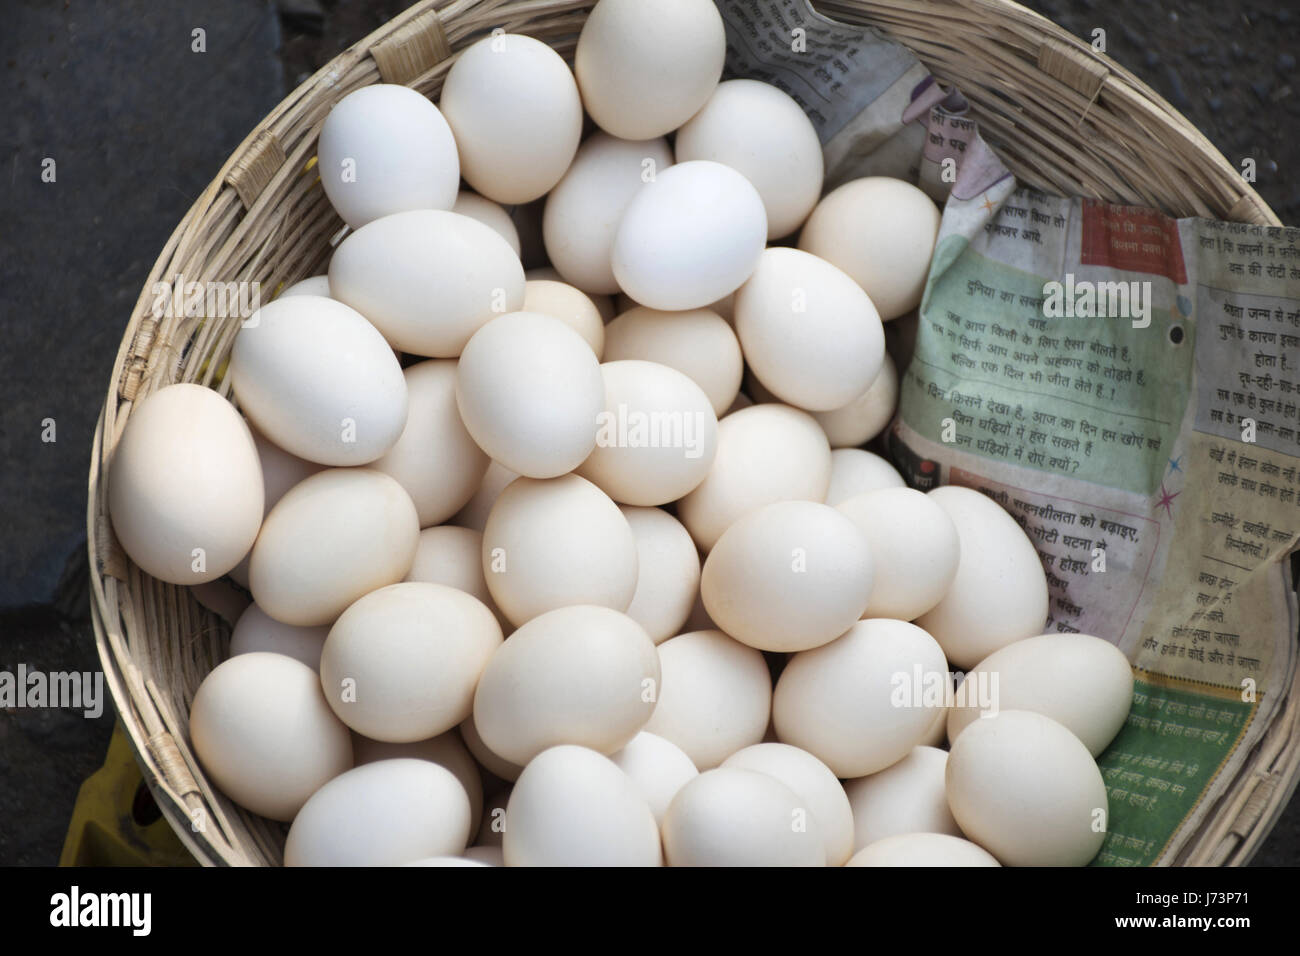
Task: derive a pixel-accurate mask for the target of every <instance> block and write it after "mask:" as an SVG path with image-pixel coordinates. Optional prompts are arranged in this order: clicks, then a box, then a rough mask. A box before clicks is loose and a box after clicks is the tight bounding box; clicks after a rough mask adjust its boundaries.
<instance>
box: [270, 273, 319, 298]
mask: <svg viewBox="0 0 1300 956" xmlns="http://www.w3.org/2000/svg"><path fill="white" fill-rule="evenodd" d="M329 294H330V277H329V276H327V275H322V276H309V277H308V278H306V279H301V280H299V281H298V282H295V283H294V284H293V285H291V286H289V287H287V288H285V289H283V290H282V291H281V292H280V294H279V295H277V296H276V298H277V299H283V298H285V297H286V296H291V295H320V296H324V297H325V298H329Z"/></svg>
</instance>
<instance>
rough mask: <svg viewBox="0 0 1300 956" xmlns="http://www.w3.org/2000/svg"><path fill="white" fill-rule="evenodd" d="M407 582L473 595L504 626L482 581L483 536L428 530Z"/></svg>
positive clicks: (465, 531)
mask: <svg viewBox="0 0 1300 956" xmlns="http://www.w3.org/2000/svg"><path fill="white" fill-rule="evenodd" d="M406 580H407V581H428V582H429V583H430V584H445V585H447V587H451V588H455V589H456V590H458V591H464V592H465V593H466V594H472V595H473V596H474V597H476V598H478V599H479V600H480V601H482V602H483V603H484V604H485V605H486V606H487V609H488V610H489V611H491V612H492V613H493V614H495V615H496V616H497V618H498V619H499V620H501V621H502V622H504V621H505V618H504V616H503V615H502V614H501V612H500V611H499V610H497V604H496V601H494V600H492V594H491V593H490V592H489V591H488V586H487V579H486V578H484V577H483V532H481V531H475V530H473V529H472V528H458V527H456V526H455V525H450V524H444V525H439V526H438V527H436V528H425V529H424V530H423V531H421V532H420V541H419V544H418V545H417V546H416V550H415V561H414V562H412V564H411V570H410V571H408V572H406Z"/></svg>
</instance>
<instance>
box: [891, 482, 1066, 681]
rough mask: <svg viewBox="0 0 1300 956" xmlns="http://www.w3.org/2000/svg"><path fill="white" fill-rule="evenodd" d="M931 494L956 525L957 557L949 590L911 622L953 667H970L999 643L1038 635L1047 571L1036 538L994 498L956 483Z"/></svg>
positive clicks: (1042, 619) (1044, 606)
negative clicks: (930, 637)
mask: <svg viewBox="0 0 1300 956" xmlns="http://www.w3.org/2000/svg"><path fill="white" fill-rule="evenodd" d="M929 496H930V498H931V499H932V500H933V501H934V502H935V503H936V504H938V505H939V507H941V508H943V510H944V511H946V512H948V517H949V518H951V519H952V523H953V525H954V526H955V527H956V528H957V537H958V538H959V539H960V540H961V560H960V561H959V562H958V564H957V574H956V576H955V577H954V578H953V581H952V586H951V587H949V588H948V593H947V594H945V595H944V597H943V599H942V600H941V601H940V602H939V603H938V604H936V605H935V606H934V607H933V608H931V609H930V610H929V611H927V612H926V613H925V614H923V615H922V616H921V617H919V618H918V619H917V621H916V623H917V624H918V625H920V626H921V627H923V628H925V629H926V630H927V631H929V632H930V633H931V634H933V635H934V637H935V639H936V640H937V641H938V642H939V644H940V645H941V646H942V647H943V652H944V654H946V655H947V657H948V660H949V661H951V662H952V664H953V665H954V666H955V667H959V668H961V669H962V670H969V669H970V668H972V667H974V666H975V665H976V664H978V663H979V662H980V661H982V660H983V659H984V658H986V657H988V656H989V655H990V654H992V653H993V652H994V651H996V650H998V649H999V648H1001V647H1006V646H1007V645H1008V644H1011V643H1012V642H1014V641H1018V640H1020V639H1021V638H1025V637H1032V636H1033V635H1035V634H1041V633H1042V632H1043V628H1044V627H1045V626H1046V624H1047V575H1046V574H1044V572H1043V565H1042V562H1041V561H1040V560H1039V558H1038V551H1037V549H1036V548H1035V547H1034V544H1033V542H1032V541H1030V540H1029V537H1028V536H1027V535H1026V534H1025V532H1024V531H1023V530H1022V529H1021V527H1020V525H1018V524H1016V522H1015V519H1014V518H1012V517H1011V515H1009V514H1007V512H1006V511H1004V510H1003V509H1002V508H1001V507H1000V506H999V505H998V503H997V502H996V501H994V500H993V499H992V498H989V497H988V496H986V495H982V494H980V493H979V492H978V491H975V490H974V489H973V488H963V487H960V486H957V485H946V486H944V487H941V488H935V489H934V490H933V491H931V492H929Z"/></svg>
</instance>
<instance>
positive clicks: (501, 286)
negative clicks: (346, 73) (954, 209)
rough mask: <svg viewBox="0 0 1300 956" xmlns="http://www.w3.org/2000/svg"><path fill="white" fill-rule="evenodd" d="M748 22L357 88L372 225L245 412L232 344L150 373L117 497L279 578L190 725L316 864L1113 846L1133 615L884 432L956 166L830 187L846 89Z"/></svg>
mask: <svg viewBox="0 0 1300 956" xmlns="http://www.w3.org/2000/svg"><path fill="white" fill-rule="evenodd" d="M724 53H725V36H724V31H723V25H722V21H721V19H720V17H719V15H718V13H717V10H716V8H715V6H714V4H713V3H712V2H711V0H674V2H672V3H651V2H645V0H601V2H599V3H598V4H597V5H596V6H595V8H594V10H593V11H592V13H591V15H590V17H589V18H588V20H587V21H586V25H585V27H584V29H583V31H582V34H581V38H580V40H579V43H578V46H577V52H576V57H575V66H574V69H573V70H571V69H570V67H569V66H568V64H566V62H565V61H564V60H563V59H562V58H561V57H560V56H559V55H557V54H556V53H555V52H554V51H553V50H552V49H551V48H550V47H548V46H547V45H545V44H544V43H541V42H539V41H537V40H534V39H531V38H529V37H527V36H522V35H513V34H501V33H499V32H498V33H495V34H493V35H492V36H488V37H484V38H483V39H481V40H479V41H478V42H477V43H475V44H473V45H471V46H470V47H468V48H467V49H466V50H464V51H463V52H462V53H461V54H460V55H459V57H458V58H457V60H456V61H455V63H454V65H453V66H452V67H451V69H450V71H449V72H448V74H447V76H446V81H445V85H444V87H443V91H442V96H441V100H440V104H439V105H437V106H435V105H434V104H433V103H432V102H430V101H429V100H428V99H426V98H424V97H423V96H421V95H419V94H417V93H415V92H414V91H412V90H410V89H407V88H405V87H401V86H392V85H382V84H381V85H376V86H371V87H367V88H364V89H361V90H358V91H356V92H353V93H351V94H349V95H348V96H346V97H344V98H343V99H342V100H341V101H340V102H339V103H338V104H337V105H336V106H335V108H334V109H333V111H332V112H331V113H330V114H329V116H328V118H327V119H326V120H325V122H324V126H323V129H322V130H321V134H320V142H319V170H320V176H321V183H322V185H323V187H324V190H325V193H326V194H327V196H328V198H329V200H330V201H331V203H332V204H333V206H334V208H335V209H336V210H337V211H338V213H339V215H340V216H341V217H342V218H343V219H344V220H345V221H346V223H347V224H348V226H349V227H350V231H349V233H348V234H347V236H346V238H344V239H343V240H342V242H341V243H340V244H339V245H338V246H337V249H336V250H335V252H334V254H333V258H332V260H331V262H330V265H329V273H328V275H327V276H318V277H315V278H312V279H308V280H306V281H304V282H302V283H300V284H299V285H297V286H294V287H293V288H290V289H288V290H286V291H284V292H283V293H282V294H281V295H279V296H278V297H277V298H276V299H275V300H274V301H272V302H270V303H268V304H266V305H265V306H264V307H262V308H261V309H260V311H258V312H257V313H256V314H255V315H254V316H252V317H251V318H249V319H248V320H247V321H246V322H245V323H244V325H243V327H242V328H241V329H240V331H239V332H238V335H237V337H236V339H235V342H234V347H233V353H232V359H231V364H230V368H229V373H228V374H229V380H230V383H231V385H232V387H233V393H234V397H235V399H236V401H237V402H238V408H239V411H237V410H236V407H235V405H233V404H231V403H229V402H227V401H226V400H225V399H223V398H222V397H221V396H220V395H219V394H218V393H217V392H215V391H213V390H210V389H208V388H204V387H201V386H199V385H193V384H181V385H172V386H169V387H165V388H162V389H160V390H158V391H156V392H154V393H153V394H151V395H150V396H149V397H148V398H146V399H145V400H144V401H143V402H141V403H140V404H139V405H138V407H136V408H135V409H133V411H132V414H131V416H130V418H129V422H128V424H127V425H126V427H125V429H124V431H123V433H122V435H121V438H120V441H119V443H118V445H117V447H116V451H115V454H114V458H113V461H112V464H111V470H110V473H109V486H110V487H109V500H110V510H111V516H112V522H113V526H114V528H115V530H116V534H117V537H118V539H119V541H120V542H121V544H122V546H123V547H124V549H125V550H126V552H127V553H128V554H129V556H130V557H131V558H132V559H133V561H134V562H135V563H136V564H137V565H138V566H139V567H140V568H141V569H143V571H145V572H146V573H148V574H150V575H153V576H154V577H156V578H159V579H161V580H163V581H166V582H171V583H175V584H185V585H198V584H202V583H204V582H210V581H214V580H215V579H217V578H220V577H223V576H226V575H229V576H230V577H231V578H233V579H234V580H235V581H237V582H239V584H241V585H242V586H244V587H246V588H247V589H248V591H250V592H251V595H252V600H253V603H252V604H251V605H249V606H248V608H247V610H246V611H244V613H243V614H242V616H241V617H240V618H239V619H238V622H237V624H236V626H235V628H234V632H233V635H232V638H231V642H230V654H231V656H230V657H229V659H227V660H226V661H224V662H222V663H221V664H219V665H218V666H217V667H216V668H215V669H213V670H212V671H211V673H209V674H208V675H207V677H206V678H205V679H204V680H203V682H202V684H201V685H200V686H199V688H198V690H197V693H196V694H195V696H194V700H193V706H192V711H191V714H190V725H189V730H190V737H191V743H192V746H193V752H194V754H195V755H196V756H197V759H198V761H199V763H200V765H201V767H202V770H203V771H204V773H205V774H206V776H207V779H208V780H209V781H211V782H212V783H213V784H214V785H215V786H217V787H218V788H220V790H221V791H222V792H223V793H224V794H225V795H226V796H227V797H229V798H230V799H231V800H233V801H234V802H235V803H237V804H239V805H240V806H242V807H244V808H246V809H248V810H249V811H252V812H253V813H256V814H260V815H262V816H265V817H268V818H270V819H272V820H278V821H285V822H291V826H290V827H289V830H288V838H287V844H286V846H285V860H286V862H287V863H289V864H298V865H372V864H388V865H396V864H407V863H409V864H413V865H421V864H425V865H443V864H445V865H462V864H463V865H474V864H480V865H481V864H501V863H504V864H505V865H511V866H514V865H519V866H524V865H659V864H661V863H665V862H666V863H667V864H669V865H817V866H820V865H831V866H838V865H843V864H850V865H907V864H914V865H940V864H942V865H997V863H999V862H1001V863H1004V864H1081V863H1084V862H1086V861H1087V860H1089V859H1090V858H1091V857H1092V856H1093V855H1094V854H1095V853H1096V851H1097V849H1098V848H1099V846H1100V844H1101V841H1102V839H1103V838H1104V833H1105V813H1106V792H1105V787H1104V785H1103V782H1102V777H1101V775H1100V773H1099V771H1098V769H1097V766H1096V764H1095V763H1094V757H1095V756H1096V755H1097V754H1098V753H1100V751H1101V750H1102V749H1103V748H1104V747H1105V745H1106V744H1107V743H1108V742H1109V741H1110V739H1111V738H1112V737H1113V736H1114V735H1115V733H1116V732H1117V731H1118V729H1119V727H1120V726H1121V724H1122V723H1123V721H1124V719H1125V715H1126V714H1127V711H1128V706H1129V699H1130V696H1131V686H1132V678H1131V674H1130V671H1129V667H1128V664H1127V662H1126V661H1125V659H1124V657H1123V655H1121V654H1120V653H1119V652H1118V651H1117V650H1116V649H1115V648H1113V647H1112V646H1111V645H1109V644H1108V643H1106V642H1105V641H1102V640H1099V639H1097V638H1092V637H1086V636H1081V635H1054V636H1036V635H1039V634H1040V633H1041V632H1042V630H1043V629H1044V627H1045V625H1046V620H1047V612H1048V606H1047V605H1048V597H1047V585H1046V581H1045V576H1044V572H1043V569H1042V566H1041V564H1040V561H1039V558H1038V555H1037V553H1036V552H1035V549H1034V547H1033V545H1032V544H1031V543H1030V541H1029V539H1028V538H1027V537H1026V535H1025V534H1024V532H1023V531H1022V530H1021V528H1020V527H1019V526H1018V525H1017V523H1016V522H1015V521H1014V520H1013V519H1012V518H1011V517H1010V516H1009V515H1008V514H1007V513H1006V512H1005V511H1003V510H1002V509H1001V508H1000V507H999V506H998V505H997V504H996V503H995V502H993V501H992V500H991V499H989V498H988V497H986V496H984V495H981V494H980V493H978V492H976V491H973V490H970V489H968V488H963V487H956V486H949V487H941V488H938V489H936V490H934V491H932V492H930V493H929V494H923V493H921V492H919V491H915V490H911V489H909V488H907V487H905V484H904V481H903V479H902V478H901V477H900V475H899V474H898V472H896V471H895V470H894V469H893V468H892V467H891V466H890V465H889V464H888V463H887V462H886V461H885V460H884V459H882V458H880V457H878V456H876V455H874V454H872V453H870V452H868V451H865V450H863V449H862V448H860V447H857V446H861V445H863V444H864V443H866V442H867V441H869V440H870V439H872V438H873V437H874V436H876V435H877V434H878V433H879V432H880V431H881V430H882V429H883V428H884V427H885V425H886V424H887V422H888V421H889V419H890V417H891V415H892V414H893V411H894V405H895V401H896V397H897V391H898V384H897V375H896V370H895V368H894V365H893V363H892V362H891V360H890V358H889V357H888V356H887V354H886V351H885V335H884V331H883V324H882V323H883V322H887V321H889V320H892V319H895V318H897V317H899V316H902V315H904V314H905V313H907V312H909V311H910V310H912V309H915V308H916V306H917V305H918V303H919V301H920V298H921V294H922V290H923V286H924V282H925V278H926V274H927V270H928V266H929V262H930V257H931V255H932V253H933V250H934V245H935V239H936V235H937V232H938V225H939V218H940V215H939V211H938V209H937V208H936V207H935V205H934V203H933V202H932V201H931V200H930V199H929V198H928V197H927V196H925V195H924V194H923V193H922V192H920V191H919V190H918V189H916V188H915V187H913V186H911V185H909V184H907V183H904V182H901V181H898V180H893V179H887V178H879V177H872V178H864V179H859V180H854V181H851V182H848V183H845V184H844V185H841V186H839V188H836V189H834V190H832V191H830V192H829V193H828V194H827V195H825V196H823V195H822V193H823V182H822V180H823V167H822V154H821V149H820V145H819V142H818V137H817V134H816V132H815V131H814V128H813V126H812V124H811V123H810V122H809V120H808V119H807V118H806V116H805V114H804V112H803V110H802V109H801V108H800V106H799V105H798V104H797V103H796V102H795V101H794V100H793V99H791V98H790V97H789V96H787V95H786V94H785V93H783V92H781V91H780V90H778V89H776V88H775V87H772V86H768V85H765V84H763V83H759V82H755V81H751V80H729V81H726V82H719V81H720V77H721V73H722V68H723V59H724ZM585 117H590V119H591V120H593V121H594V124H595V126H596V127H597V129H596V130H595V131H594V132H591V133H590V135H588V136H587V137H586V138H585V139H583V131H584V122H585ZM674 133H675V135H674V136H672V140H671V141H670V139H669V138H668V137H669V136H670V135H671V134H674ZM462 179H463V180H464V183H465V184H467V185H468V188H465V187H464V186H462V182H461V181H462ZM470 190H472V191H470ZM543 197H545V201H544V211H543V212H542V214H541V221H540V224H538V225H539V229H538V232H539V233H540V240H541V245H542V247H543V248H544V252H545V257H546V260H548V261H549V267H547V268H544V269H540V270H539V271H538V272H537V273H534V274H531V275H530V274H529V273H526V272H525V269H524V266H523V264H522V262H521V237H520V232H519V230H518V229H517V226H516V223H517V222H518V221H520V220H521V218H522V217H521V215H520V211H521V210H524V209H525V208H533V209H536V208H537V207H535V206H534V207H525V205H524V204H529V203H533V202H534V201H536V200H539V199H542V198H543ZM505 207H514V208H513V209H507V208H505ZM796 237H797V244H795V239H796ZM774 241H784V242H785V243H786V244H778V245H771V244H770V243H772V242H774ZM615 296H617V297H618V298H617V299H615V298H614V297H615ZM616 303H617V305H616ZM615 312H617V315H615ZM746 368H747V369H748V372H749V376H750V378H749V379H747V380H746V381H752V383H753V384H752V387H749V388H747V391H748V392H749V393H750V394H749V395H748V396H746V395H744V394H741V384H742V378H743V376H744V375H745V370H746ZM755 402H758V404H755ZM240 411H242V413H243V415H244V416H246V418H247V420H245V418H244V417H241V415H240ZM950 668H974V670H973V671H972V672H971V674H970V675H968V676H967V677H966V680H965V682H964V683H963V684H962V688H961V689H971V688H975V689H982V690H987V689H988V688H990V687H991V688H993V692H992V693H991V694H985V695H980V696H977V695H974V694H972V695H969V696H968V697H967V698H966V699H964V700H963V698H962V695H961V692H960V690H959V691H958V693H957V694H956V695H955V696H954V694H953V690H954V687H953V679H952V674H951V671H950ZM995 710H996V711H997V713H996V715H994V713H993V712H994V711H995ZM945 739H947V740H948V741H951V743H952V746H951V750H950V751H945V750H943V749H940V747H941V745H942V744H943V742H944V741H945ZM1099 817H1100V819H1099Z"/></svg>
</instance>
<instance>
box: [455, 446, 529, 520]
mask: <svg viewBox="0 0 1300 956" xmlns="http://www.w3.org/2000/svg"><path fill="white" fill-rule="evenodd" d="M518 477H519V476H518V475H517V474H515V473H514V472H513V471H511V470H510V469H509V468H507V467H505V466H504V465H502V464H501V463H500V462H499V461H492V462H489V463H488V468H487V471H486V472H485V473H484V475H483V480H482V481H481V482H479V486H478V490H476V491H475V492H474V496H473V497H472V498H470V499H469V501H468V502H467V503H466V504H465V507H464V508H461V509H460V511H458V512H456V514H455V515H454V516H453V517H452V519H451V523H452V524H455V525H459V526H460V527H462V528H472V529H473V530H475V531H479V532H482V530H483V526H484V525H485V524H487V519H488V513H489V512H490V511H491V510H492V506H493V505H494V504H495V503H496V500H497V495H499V494H501V492H502V491H504V490H505V487H506V485H508V484H510V482H512V481H514V480H515V479H516V478H518Z"/></svg>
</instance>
